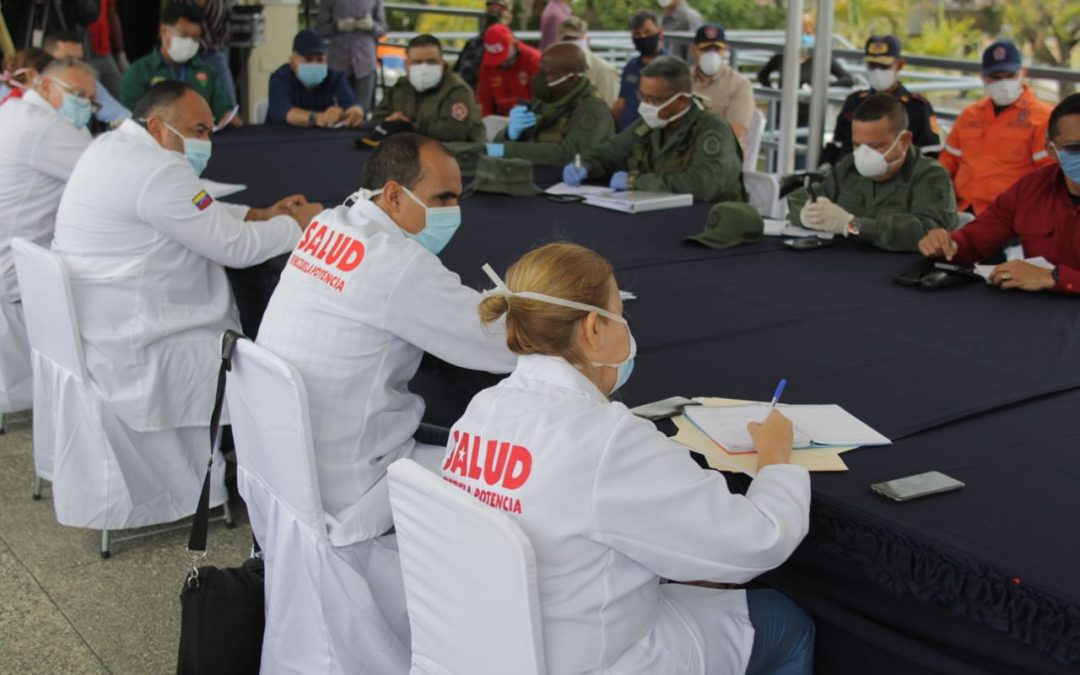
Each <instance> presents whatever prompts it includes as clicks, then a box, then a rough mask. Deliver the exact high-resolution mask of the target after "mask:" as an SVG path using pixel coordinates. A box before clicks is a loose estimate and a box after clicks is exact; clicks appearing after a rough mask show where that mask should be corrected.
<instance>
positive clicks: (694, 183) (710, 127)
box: [563, 56, 746, 202]
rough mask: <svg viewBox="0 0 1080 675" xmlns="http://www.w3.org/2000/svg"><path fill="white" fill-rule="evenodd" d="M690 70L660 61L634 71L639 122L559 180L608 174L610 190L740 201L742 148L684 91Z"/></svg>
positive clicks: (671, 60) (568, 167)
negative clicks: (638, 74)
mask: <svg viewBox="0 0 1080 675" xmlns="http://www.w3.org/2000/svg"><path fill="white" fill-rule="evenodd" d="M692 86H693V85H692V81H691V78H690V69H689V68H688V67H687V65H686V64H685V63H683V62H682V61H681V60H679V59H678V58H676V57H674V56H661V57H658V58H656V59H655V60H653V61H652V62H650V63H649V65H647V66H645V68H643V69H642V71H641V78H640V80H639V82H638V90H639V94H640V98H641V103H640V104H639V106H638V112H639V113H640V117H639V119H637V120H636V121H634V123H633V124H631V125H630V126H629V127H627V128H626V129H624V130H623V131H621V132H620V133H619V134H618V135H616V136H613V137H612V138H611V139H609V140H608V141H606V142H604V143H601V144H600V145H598V146H596V147H594V148H593V149H591V150H587V151H586V152H583V153H581V161H580V163H579V162H572V163H569V164H567V165H566V166H565V167H564V168H563V182H565V183H567V184H569V185H580V184H581V183H582V181H584V180H585V179H586V178H600V177H603V176H608V175H610V176H611V180H610V183H609V184H610V186H611V188H612V189H615V190H644V191H653V192H674V193H692V194H693V195H694V199H696V200H698V201H703V202H725V201H742V202H745V201H746V191H745V189H744V188H743V182H742V150H741V149H740V148H739V142H738V140H736V138H735V134H734V132H732V130H731V127H730V126H728V123H727V122H725V121H724V118H723V117H720V116H719V115H717V114H716V113H714V112H712V111H710V110H705V109H704V108H703V106H702V105H701V104H700V103H699V102H698V101H697V99H695V98H694V95H693V93H692V91H691V88H692Z"/></svg>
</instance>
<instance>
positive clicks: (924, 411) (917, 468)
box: [206, 127, 1080, 674]
mask: <svg viewBox="0 0 1080 675" xmlns="http://www.w3.org/2000/svg"><path fill="white" fill-rule="evenodd" d="M356 136H357V134H356V133H355V132H344V131H337V132H331V131H318V130H315V131H309V130H290V129H282V128H274V127H249V128H246V129H241V130H237V131H229V132H226V133H223V134H221V135H220V136H219V137H217V138H215V145H214V158H213V159H212V160H211V163H210V166H209V168H208V170H207V172H206V175H207V177H208V178H211V179H213V180H219V181H226V182H241V183H245V184H247V185H248V186H249V189H248V190H247V191H246V192H244V193H240V194H239V195H237V196H236V197H235V199H236V200H237V201H243V202H245V203H249V204H253V205H258V206H262V205H265V204H268V203H270V202H272V201H274V200H275V199H277V198H279V197H281V196H284V195H286V194H289V193H292V192H303V193H305V194H307V196H308V197H309V198H310V199H314V200H319V201H323V202H324V203H327V204H334V203H339V202H340V201H341V200H343V199H344V198H345V197H346V196H347V195H348V194H350V193H351V192H353V191H354V190H355V189H356V188H357V187H359V182H360V175H361V172H362V167H363V163H364V160H365V159H366V157H367V154H368V153H367V152H366V151H364V150H358V149H356V148H355V147H354V144H353V140H354V139H355V138H356ZM555 180H557V172H552V171H550V170H543V171H538V172H537V181H538V183H540V184H541V185H546V184H549V183H551V182H554V181H555ZM462 208H463V212H464V223H465V224H464V225H463V226H462V228H461V229H460V230H459V232H458V234H457V235H456V236H455V238H454V239H453V241H452V242H451V243H450V245H449V246H447V248H446V250H445V251H444V252H443V253H442V255H441V258H442V259H443V261H444V263H445V264H446V265H447V267H449V268H450V269H452V270H454V271H455V272H457V273H458V274H459V275H460V276H461V277H462V280H463V281H464V282H465V283H467V284H470V285H473V286H475V287H477V288H482V287H486V286H487V285H489V284H488V282H487V281H486V278H485V277H484V275H483V273H482V272H481V270H480V267H481V265H482V264H483V263H485V262H487V263H491V264H492V266H494V267H495V268H496V269H497V270H500V271H502V270H505V268H506V267H507V266H508V265H509V264H510V263H511V262H513V261H514V260H515V259H516V258H517V257H518V256H520V255H521V254H522V253H523V252H524V251H526V250H528V249H529V248H531V247H533V246H535V245H537V244H541V243H545V242H548V241H552V240H553V239H568V240H572V241H576V242H578V243H581V244H584V245H587V246H590V247H593V248H595V249H597V250H598V251H600V252H601V253H603V254H604V255H606V256H607V257H608V258H609V259H610V260H611V261H612V263H613V265H614V266H615V269H616V275H617V276H618V279H619V283H620V286H621V287H622V288H624V289H626V290H630V291H633V292H634V293H635V294H636V295H637V296H638V299H636V300H632V301H629V302H628V303H627V304H626V314H627V317H628V318H629V320H630V325H631V326H632V328H633V331H634V336H635V338H636V339H637V342H638V350H639V355H638V359H637V362H636V369H635V372H634V376H633V377H632V378H631V380H630V382H629V384H627V385H626V387H624V389H623V390H621V391H620V392H619V398H620V399H621V400H623V401H624V402H626V403H627V404H628V405H637V404H639V403H644V402H647V401H652V400H656V399H659V398H663V397H666V396H672V395H676V394H680V395H685V396H699V395H703V396H725V397H732V398H750V399H756V400H762V399H765V398H767V397H768V396H770V395H771V393H772V390H773V388H774V387H775V385H776V382H777V380H778V379H779V378H781V377H784V378H786V379H787V380H788V387H787V389H786V391H785V394H784V399H785V401H786V402H788V403H839V404H841V405H843V406H844V407H845V408H846V409H848V410H849V411H851V412H852V413H854V414H855V415H857V416H858V417H860V418H861V419H863V420H864V421H866V422H867V423H869V424H870V425H871V426H873V427H875V428H876V429H878V430H879V431H881V432H882V433H884V434H885V435H887V436H889V437H890V438H891V439H893V441H894V444H893V445H891V446H888V447H882V448H863V449H859V450H855V451H852V452H850V453H847V454H845V455H844V459H845V461H846V462H847V464H848V465H849V467H850V470H849V471H847V472H842V473H815V474H813V476H812V484H813V498H814V503H813V509H812V515H811V521H812V522H811V531H810V535H809V536H808V537H807V539H806V541H805V542H804V543H803V545H802V546H801V547H800V549H799V551H798V552H797V553H796V554H795V555H794V556H793V557H792V559H791V560H790V561H789V562H788V563H786V564H785V565H784V566H783V567H781V568H780V569H779V570H776V571H775V572H773V573H770V574H768V575H766V576H765V577H764V581H765V582H767V583H769V584H771V585H774V586H776V587H779V588H781V589H783V590H784V591H785V592H787V593H788V594H789V595H791V596H792V597H794V598H795V599H797V600H798V601H799V602H800V603H802V604H803V605H804V606H805V607H807V608H808V609H810V610H811V611H813V612H814V614H815V618H816V620H817V624H818V637H819V639H818V647H817V665H818V669H817V670H818V672H821V673H949V674H953V673H959V674H964V673H973V674H974V673H1070V672H1071V673H1075V672H1080V538H1078V536H1077V535H1078V532H1080V527H1078V526H1077V523H1076V521H1077V518H1078V516H1080V461H1077V459H1076V454H1077V452H1078V450H1080V428H1078V426H1077V424H1076V419H1077V417H1080V341H1078V340H1077V339H1075V336H1076V335H1077V334H1078V329H1080V303H1078V301H1077V300H1075V299H1073V298H1068V297H1063V296H1057V295H1052V294H1027V293H1023V292H1017V291H1014V292H1003V291H1000V290H997V289H994V288H990V287H987V286H983V285H978V284H968V285H963V286H958V287H953V288H949V289H946V290H942V291H938V292H934V293H927V292H922V291H919V290H915V289H911V288H907V287H902V286H898V285H896V284H893V283H891V280H892V278H893V277H894V276H896V275H897V274H898V273H900V272H902V271H904V270H906V269H907V268H909V267H911V266H912V265H913V264H916V263H917V262H918V258H917V256H914V255H911V254H892V253H886V252H882V251H877V250H873V249H870V248H869V247H866V246H862V245H859V244H857V243H855V242H848V241H840V242H838V243H837V244H836V245H834V246H832V247H827V248H823V249H818V250H815V251H809V252H794V251H790V250H786V249H784V248H783V247H782V246H781V245H780V242H779V240H777V239H772V238H767V239H765V240H763V241H762V242H759V243H756V244H751V245H744V246H739V247H736V248H733V249H727V250H724V251H714V250H711V249H707V248H703V247H700V246H697V245H693V244H688V243H684V242H683V241H682V240H683V238H684V237H686V236H688V235H690V234H694V233H696V232H698V231H700V230H701V229H702V226H703V223H704V220H705V217H706V214H707V213H708V206H707V205H695V206H693V207H689V208H685V209H677V210H670V211H662V212H656V213H646V214H638V215H634V216H630V215H626V214H620V213H615V212H611V211H606V210H602V209H596V208H593V207H589V206H585V205H582V204H559V203H554V202H550V201H548V200H546V199H544V198H542V197H539V196H538V197H529V198H514V197H508V196H504V195H488V194H477V195H474V196H472V197H470V198H468V199H466V200H464V201H463V203H462ZM490 381H492V379H491V378H490V377H489V376H483V375H477V374H471V373H467V372H464V371H459V370H457V369H454V368H450V367H448V366H445V365H444V364H428V365H426V366H425V368H423V369H422V370H421V372H420V374H419V375H418V376H417V378H416V380H415V382H414V386H415V389H416V390H417V391H419V392H420V393H422V394H423V395H424V397H425V400H426V401H427V402H428V411H427V416H426V417H427V418H428V420H429V421H432V422H435V423H440V424H444V425H449V424H450V423H452V422H453V421H454V420H455V419H456V417H457V416H458V415H459V414H460V413H461V411H462V410H464V407H465V405H466V404H467V403H468V401H469V398H470V397H471V395H472V394H473V393H474V392H475V391H476V390H477V388H479V387H481V386H484V385H485V384H486V383H488V382H490ZM929 470H939V471H943V472H945V473H947V474H949V475H951V476H953V477H955V478H958V479H959V480H961V481H963V482H965V483H966V487H965V488H964V489H962V490H960V491H957V492H952V493H948V494H944V495H940V496H935V497H930V498H926V499H923V500H917V501H913V502H909V503H905V504H897V503H893V502H889V501H887V500H885V499H882V498H881V497H878V496H876V495H874V494H873V493H872V492H871V491H870V489H869V485H870V484H871V483H874V482H878V481H881V480H888V479H892V478H898V477H902V476H905V475H910V474H915V473H921V472H923V471H929ZM729 482H731V483H732V485H733V487H734V488H735V489H744V488H745V485H746V480H745V478H744V477H730V478H729Z"/></svg>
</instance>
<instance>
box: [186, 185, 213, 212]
mask: <svg viewBox="0 0 1080 675" xmlns="http://www.w3.org/2000/svg"><path fill="white" fill-rule="evenodd" d="M191 203H192V204H194V205H195V208H197V209H199V210H200V211H205V210H206V209H208V208H210V205H211V204H213V203H214V198H213V197H211V196H210V193H208V192H207V191H206V190H200V191H199V194H197V195H195V196H194V197H192V198H191Z"/></svg>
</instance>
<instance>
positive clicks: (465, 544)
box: [389, 459, 546, 675]
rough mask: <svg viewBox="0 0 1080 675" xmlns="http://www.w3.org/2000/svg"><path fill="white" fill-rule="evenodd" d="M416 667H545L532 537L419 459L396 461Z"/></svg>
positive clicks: (398, 522)
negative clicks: (422, 463) (428, 467)
mask: <svg viewBox="0 0 1080 675" xmlns="http://www.w3.org/2000/svg"><path fill="white" fill-rule="evenodd" d="M389 474H390V505H391V507H392V508H393V511H394V526H395V528H396V529H397V534H398V544H399V547H400V551H401V568H402V573H403V575H404V577H405V598H406V602H407V605H408V608H409V623H410V624H411V626H412V650H413V662H412V663H413V670H412V672H413V673H414V674H426V675H504V674H505V673H514V674H515V675H541V674H542V673H544V672H545V670H546V666H545V663H544V643H543V636H542V634H541V622H540V601H539V598H538V596H537V591H536V560H535V557H534V554H533V548H532V544H531V543H530V542H529V539H528V537H526V536H525V534H524V533H523V532H522V531H521V529H520V528H519V527H518V526H517V525H516V524H515V523H514V522H513V521H511V520H510V519H509V518H508V517H507V516H506V515H505V514H503V513H500V512H499V511H496V510H495V509H492V508H490V507H488V506H485V505H483V504H481V503H480V502H478V501H477V500H476V499H474V498H473V497H472V496H471V495H469V494H468V493H466V492H465V491H463V490H461V489H459V488H457V487H454V486H452V485H450V484H449V483H447V482H445V481H443V479H442V478H440V477H439V476H436V475H435V474H433V473H431V472H430V471H428V470H427V469H425V468H423V467H422V466H420V465H419V464H417V463H416V462H414V461H412V460H410V459H401V460H398V461H396V462H394V463H393V464H391V465H390V469H389Z"/></svg>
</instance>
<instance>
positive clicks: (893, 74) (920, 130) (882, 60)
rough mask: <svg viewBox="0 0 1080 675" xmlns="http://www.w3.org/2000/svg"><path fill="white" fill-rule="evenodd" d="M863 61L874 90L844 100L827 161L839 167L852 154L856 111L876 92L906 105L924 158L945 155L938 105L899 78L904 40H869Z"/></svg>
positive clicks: (877, 37) (885, 37)
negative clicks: (908, 87) (939, 154)
mask: <svg viewBox="0 0 1080 675" xmlns="http://www.w3.org/2000/svg"><path fill="white" fill-rule="evenodd" d="M863 61H864V62H865V63H866V78H867V79H868V80H869V81H870V89H863V90H861V91H856V92H852V93H851V94H850V95H849V96H848V97H847V99H845V100H844V106H843V108H842V109H841V110H840V114H839V115H837V117H836V128H835V129H834V130H833V142H832V143H831V144H830V145H829V146H828V147H827V148H826V149H825V161H827V162H828V163H829V164H832V165H834V166H835V165H836V163H837V162H839V161H840V160H841V159H843V158H844V157H847V156H848V155H850V154H851V153H852V151H853V150H854V147H853V145H852V142H851V121H852V119H854V117H855V109H856V108H858V107H859V106H860V105H862V102H863V101H865V100H866V99H867V98H869V97H870V96H872V95H873V94H875V93H883V94H890V95H892V96H894V97H895V98H896V100H898V101H900V103H901V104H903V106H904V109H905V110H906V111H907V116H908V124H909V125H910V126H909V127H908V128H909V129H910V130H911V134H912V142H913V143H914V144H915V147H916V148H918V149H919V151H920V152H922V153H923V154H924V155H929V156H931V157H937V155H938V153H940V152H941V127H940V126H939V125H938V119H937V115H936V114H935V113H934V106H933V105H931V104H930V101H928V100H926V99H925V98H923V97H922V96H920V95H919V94H915V93H912V92H910V91H908V90H907V89H906V88H905V87H904V85H903V84H901V83H900V81H899V80H898V79H897V76H898V75H899V73H900V71H901V70H902V69H903V68H904V57H903V56H902V55H901V53H900V40H898V39H897V38H896V37H895V36H893V35H872V36H870V39H868V40H867V41H866V56H865V57H863Z"/></svg>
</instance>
